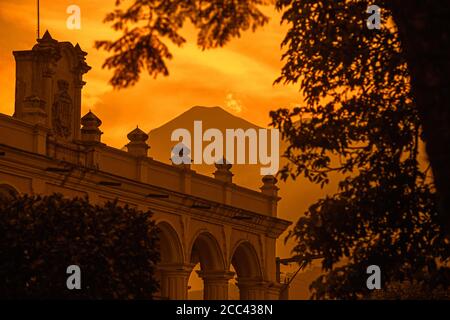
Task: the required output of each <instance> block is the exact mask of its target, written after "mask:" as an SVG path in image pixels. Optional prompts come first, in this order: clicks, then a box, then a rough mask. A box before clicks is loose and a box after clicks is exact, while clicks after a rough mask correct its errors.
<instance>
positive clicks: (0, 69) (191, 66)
mask: <svg viewBox="0 0 450 320" xmlns="http://www.w3.org/2000/svg"><path fill="white" fill-rule="evenodd" d="M71 4H76V5H78V6H79V7H80V8H81V30H69V29H67V28H66V20H67V17H68V16H69V15H68V14H67V13H66V9H67V7H68V6H69V5H71ZM100 4H101V5H100ZM113 7H114V0H97V1H93V0H70V1H67V0H51V1H50V0H41V30H42V31H41V34H42V33H43V31H45V30H46V29H48V30H49V31H50V33H51V35H52V36H53V38H55V39H57V40H59V41H71V42H72V43H74V44H75V43H77V42H78V43H79V44H80V45H81V47H82V49H83V50H85V51H87V52H88V56H87V62H88V64H89V65H90V66H92V70H91V71H90V72H88V73H87V75H85V80H86V81H87V85H86V86H85V87H84V89H83V101H82V113H85V112H87V111H88V110H89V109H92V111H93V112H94V113H96V114H97V116H98V117H100V119H101V120H102V121H103V125H102V131H103V132H104V135H103V136H102V141H103V142H105V143H107V144H109V145H112V146H115V147H122V146H123V145H124V144H126V143H127V138H126V134H127V133H128V132H129V131H131V130H132V129H133V128H135V127H136V125H137V124H139V127H140V128H142V129H144V130H146V131H150V130H151V129H152V128H155V127H158V126H160V125H162V124H164V123H165V122H167V121H169V120H171V119H172V118H174V117H175V116H177V115H179V114H180V113H182V112H184V111H186V110H188V109H189V108H190V107H192V106H195V105H203V106H217V105H218V106H222V107H224V108H225V109H226V110H228V111H229V112H231V113H233V114H235V115H238V116H240V117H243V118H245V119H247V120H248V121H250V122H253V123H255V124H257V125H260V126H266V125H267V124H268V123H269V116H268V113H269V111H270V110H273V109H276V108H278V107H283V106H284V107H285V106H292V105H293V104H294V103H296V102H297V101H298V100H299V97H300V96H299V93H298V90H297V87H294V86H282V85H277V86H273V81H274V80H275V78H276V77H277V76H278V75H279V73H280V68H281V66H282V63H281V62H280V56H281V50H280V43H281V41H282V38H283V35H284V34H285V31H286V26H280V22H279V21H280V15H279V14H278V13H276V12H275V9H274V8H273V7H270V8H266V9H265V12H267V14H268V15H270V16H271V17H272V18H271V21H270V23H269V24H268V25H266V26H265V27H264V28H262V29H260V30H259V31H257V32H256V33H252V32H248V33H246V34H244V36H243V37H242V38H240V39H236V40H233V41H232V42H231V43H230V44H229V45H227V46H226V47H225V48H221V49H214V50H209V51H201V50H200V49H198V48H197V47H196V44H195V40H196V38H195V33H194V30H192V28H190V27H189V26H188V27H187V28H185V30H183V35H184V36H185V37H186V38H187V40H188V42H187V43H186V44H185V45H184V46H183V47H182V48H177V47H174V46H171V49H172V53H173V55H174V59H173V60H172V61H170V62H169V70H170V75H169V77H162V76H161V77H158V78H157V79H156V80H155V79H153V78H150V77H149V76H147V75H144V76H143V77H142V78H141V80H140V82H139V83H138V84H137V85H136V86H135V87H132V88H129V89H125V90H120V91H117V90H113V89H112V87H111V86H110V85H109V84H108V80H109V78H110V77H111V74H112V71H108V70H105V69H102V68H101V65H102V63H103V61H104V60H105V58H106V57H107V55H108V54H107V53H106V52H103V51H98V50H96V49H94V48H93V44H94V41H95V40H106V39H114V32H113V31H112V30H111V29H110V28H109V26H108V25H106V24H103V23H102V20H103V18H104V16H105V15H106V14H107V13H108V12H109V11H111V10H112V9H113ZM0 30H2V37H1V38H0V73H1V76H0V102H1V103H0V112H2V113H6V114H12V113H13V110H14V85H15V83H14V79H15V62H14V58H13V56H12V51H13V50H27V49H31V47H32V46H33V44H34V43H35V38H36V1H35V0H14V1H9V0H0Z"/></svg>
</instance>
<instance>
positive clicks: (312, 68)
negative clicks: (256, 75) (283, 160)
mask: <svg viewBox="0 0 450 320" xmlns="http://www.w3.org/2000/svg"><path fill="white" fill-rule="evenodd" d="M377 4H378V5H380V6H381V7H383V5H384V4H385V2H384V1H380V2H379V3H377ZM367 5H368V4H367V1H357V0H346V1H344V0H342V1H325V0H323V1H308V0H278V1H277V8H278V9H279V10H281V11H282V12H283V17H282V19H283V21H284V22H286V23H288V25H289V31H288V33H287V35H286V37H285V39H284V41H283V46H284V48H285V51H284V54H283V59H284V62H285V64H284V66H283V68H282V75H281V76H280V77H279V78H278V79H277V82H283V83H300V90H301V93H302V94H303V96H304V97H305V99H304V104H303V105H301V106H300V107H297V108H295V109H294V110H292V111H290V110H288V109H279V110H277V111H276V112H272V113H271V116H272V119H273V125H275V126H276V127H277V128H279V129H280V130H281V132H282V136H283V138H284V139H286V140H287V141H288V142H289V147H288V148H287V150H286V153H285V156H286V157H287V159H288V160H289V163H288V164H287V165H286V166H285V167H284V168H283V170H282V171H281V176H282V177H283V178H284V179H287V178H289V177H292V178H295V177H297V176H299V175H302V176H304V177H306V178H307V179H309V180H310V181H312V182H314V183H320V184H321V185H324V184H326V183H328V182H329V175H330V173H332V172H336V173H339V174H340V175H341V176H342V177H343V178H342V180H341V181H340V182H339V187H338V191H337V192H336V193H335V194H334V195H331V196H327V197H325V198H323V199H320V200H319V201H317V202H316V203H315V204H313V205H311V206H310V208H309V209H308V211H307V212H306V213H305V215H304V217H301V218H300V219H299V221H298V222H297V224H296V226H295V228H294V230H293V231H292V232H291V234H290V236H291V237H293V238H295V239H296V240H297V244H296V246H295V249H294V252H295V254H296V255H298V256H299V257H301V258H304V259H306V260H308V261H310V262H311V257H314V256H322V257H323V260H322V267H323V270H324V272H325V273H324V274H323V275H322V276H320V277H319V278H318V279H317V280H316V281H314V282H313V284H312V285H311V287H312V289H313V297H314V298H359V297H363V296H365V295H367V294H368V289H367V288H366V279H367V277H368V275H367V274H366V268H367V267H368V266H369V265H372V264H375V265H378V266H380V268H381V270H382V276H383V278H382V279H383V280H384V282H385V283H389V282H391V281H403V280H411V279H414V278H415V276H416V275H417V274H418V273H420V272H424V271H426V272H427V273H429V274H430V275H431V276H430V279H429V281H426V283H425V282H424V285H430V286H433V285H436V284H438V283H439V284H444V285H447V283H448V269H447V268H446V267H444V266H443V263H444V262H445V260H446V259H447V258H448V253H449V249H448V239H446V238H445V237H444V236H443V235H442V232H441V231H440V227H439V223H438V219H437V209H436V203H435V202H436V200H435V192H434V188H433V185H432V182H431V179H430V178H429V177H427V171H428V170H427V169H424V168H423V167H421V165H420V163H419V152H420V144H421V139H420V137H421V126H420V121H419V118H418V112H417V108H416V106H415V105H414V102H413V99H412V97H411V93H410V92H411V87H410V77H409V73H408V68H407V64H406V61H405V58H404V54H403V53H402V49H401V46H400V41H399V38H398V33H397V30H396V28H395V27H394V25H393V24H392V23H385V24H383V25H382V28H381V29H380V30H369V29H368V28H367V27H365V19H366V18H367V16H368V15H367V14H366V8H367ZM388 17H390V12H389V11H388V10H383V19H384V20H386V19H387V18H388ZM391 22H392V21H391Z"/></svg>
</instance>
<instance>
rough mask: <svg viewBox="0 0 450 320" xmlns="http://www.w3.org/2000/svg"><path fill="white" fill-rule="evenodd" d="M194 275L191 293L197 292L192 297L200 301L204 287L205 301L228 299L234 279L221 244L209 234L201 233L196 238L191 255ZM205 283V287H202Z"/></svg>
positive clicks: (191, 281) (190, 282) (190, 283)
mask: <svg viewBox="0 0 450 320" xmlns="http://www.w3.org/2000/svg"><path fill="white" fill-rule="evenodd" d="M190 262H191V265H194V266H195V267H194V269H193V270H192V272H193V273H196V274H191V276H190V279H189V285H190V287H191V291H197V292H195V293H194V294H191V295H190V297H191V298H193V299H198V298H199V297H200V296H201V295H202V294H201V293H199V292H198V291H199V290H201V288H202V287H203V295H202V296H203V299H204V300H226V299H227V298H228V281H229V280H230V279H231V278H232V275H233V274H232V273H230V272H229V271H228V270H227V268H226V267H225V262H224V259H223V255H222V250H221V249H220V246H219V243H218V242H217V240H216V239H215V238H214V236H213V235H212V234H210V233H209V232H206V231H204V232H200V233H199V234H198V235H197V237H196V238H195V240H194V242H193V244H192V248H191V253H190ZM202 283H203V286H202Z"/></svg>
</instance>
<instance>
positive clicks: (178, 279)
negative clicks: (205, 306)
mask: <svg viewBox="0 0 450 320" xmlns="http://www.w3.org/2000/svg"><path fill="white" fill-rule="evenodd" d="M158 271H159V276H160V292H161V298H162V299H169V300H186V299H187V288H188V280H189V275H190V274H191V271H192V266H191V265H186V264H164V265H161V266H159V267H158Z"/></svg>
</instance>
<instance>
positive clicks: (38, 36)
mask: <svg viewBox="0 0 450 320" xmlns="http://www.w3.org/2000/svg"><path fill="white" fill-rule="evenodd" d="M39 23H40V21H39V0H37V38H38V39H39V38H40V30H39Z"/></svg>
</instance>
